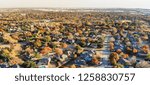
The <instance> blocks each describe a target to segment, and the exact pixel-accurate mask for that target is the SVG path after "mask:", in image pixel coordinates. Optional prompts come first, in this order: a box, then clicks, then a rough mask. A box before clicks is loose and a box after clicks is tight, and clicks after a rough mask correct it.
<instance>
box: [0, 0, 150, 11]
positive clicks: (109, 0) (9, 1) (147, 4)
mask: <svg viewBox="0 0 150 85" xmlns="http://www.w3.org/2000/svg"><path fill="white" fill-rule="evenodd" d="M12 7H59V8H60V7H63V8H148V9H150V0H0V8H12Z"/></svg>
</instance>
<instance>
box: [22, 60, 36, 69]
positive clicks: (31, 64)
mask: <svg viewBox="0 0 150 85" xmlns="http://www.w3.org/2000/svg"><path fill="white" fill-rule="evenodd" d="M21 66H22V67H24V68H36V67H37V65H36V63H35V62H34V61H26V62H24V63H23V64H22V65H21Z"/></svg>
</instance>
